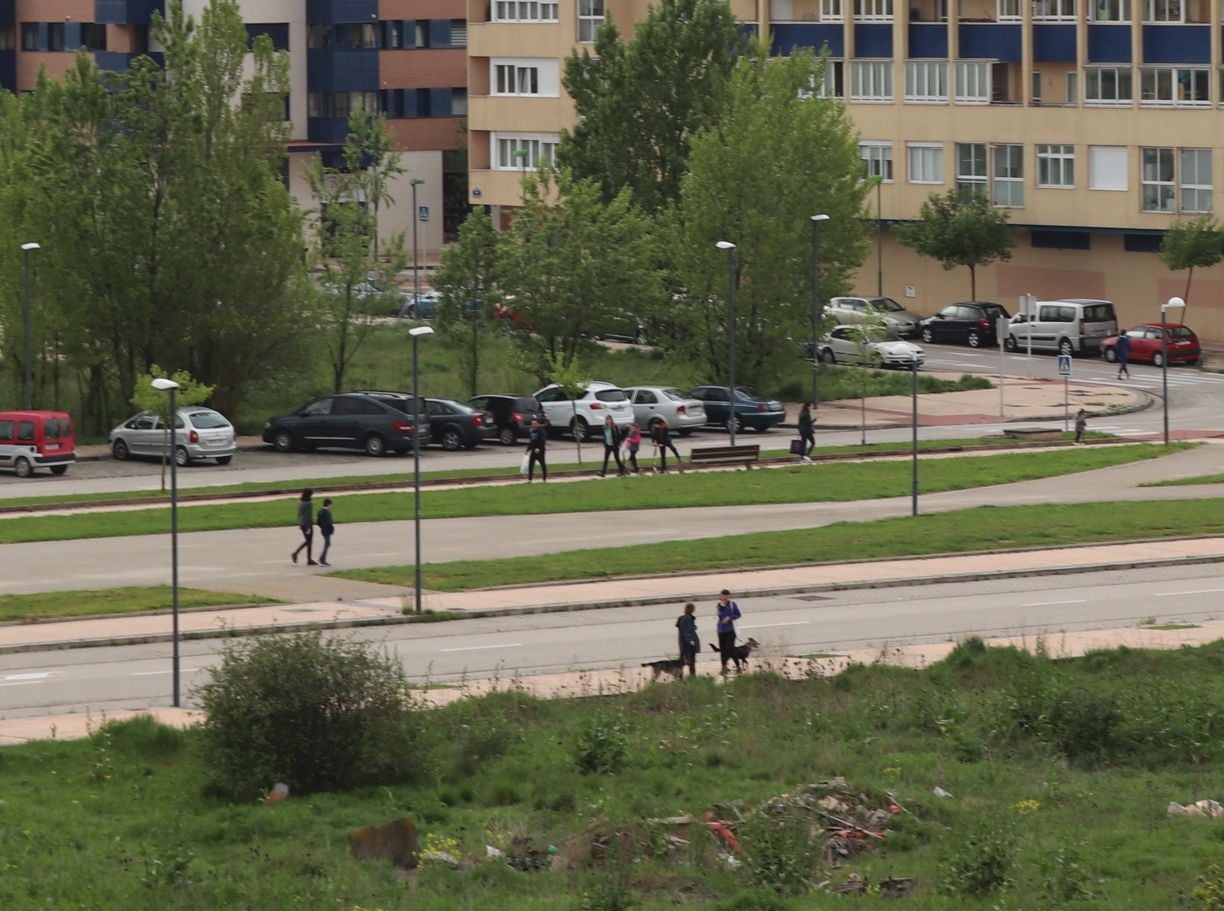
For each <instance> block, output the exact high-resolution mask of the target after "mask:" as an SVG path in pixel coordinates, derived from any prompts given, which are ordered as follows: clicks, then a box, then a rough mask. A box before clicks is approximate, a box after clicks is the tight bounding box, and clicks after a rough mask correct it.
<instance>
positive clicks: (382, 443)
mask: <svg viewBox="0 0 1224 911" xmlns="http://www.w3.org/2000/svg"><path fill="white" fill-rule="evenodd" d="M362 447H363V448H364V449H365V453H366V455H368V456H373V457H374V458H378V457H379V456H382V455H385V454H386V452H387V441H386V440H384V439H383V438H382V437H381V436H379V435H378V434H377V433H372V434H370V435H369V436H368V437H366V438H365V442H364V443H363V444H362Z"/></svg>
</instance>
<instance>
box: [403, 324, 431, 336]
mask: <svg viewBox="0 0 1224 911" xmlns="http://www.w3.org/2000/svg"><path fill="white" fill-rule="evenodd" d="M408 334H409V335H411V336H412V337H413V338H420V337H421V336H422V335H433V334H434V331H433V326H413V327H412V328H411V329H409V330H408Z"/></svg>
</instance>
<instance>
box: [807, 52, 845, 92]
mask: <svg viewBox="0 0 1224 911" xmlns="http://www.w3.org/2000/svg"><path fill="white" fill-rule="evenodd" d="M845 68H846V65H845V62H844V61H842V60H832V59H830V60H827V61H826V62H825V66H824V69H822V70H821V71H820V75H819V77H813V84H812V93H813V94H814V95H815V96H816V97H817V98H842V97H844V96H845V94H846V84H845V82H844V74H845ZM839 86H840V87H841V91H840V92H838V87H839Z"/></svg>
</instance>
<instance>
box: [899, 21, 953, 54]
mask: <svg viewBox="0 0 1224 911" xmlns="http://www.w3.org/2000/svg"><path fill="white" fill-rule="evenodd" d="M909 56H910V57H933V58H935V59H937V60H941V59H944V58H946V57H947V56H948V26H947V24H946V23H943V22H912V21H911V22H910V27H909Z"/></svg>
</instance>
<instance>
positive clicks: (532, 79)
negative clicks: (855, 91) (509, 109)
mask: <svg viewBox="0 0 1224 911" xmlns="http://www.w3.org/2000/svg"><path fill="white" fill-rule="evenodd" d="M496 69H497V88H496V90H495V91H494V93H493V94H495V95H538V94H540V68H539V67H536V66H515V65H513V64H510V63H501V64H498V66H497V68H496Z"/></svg>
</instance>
